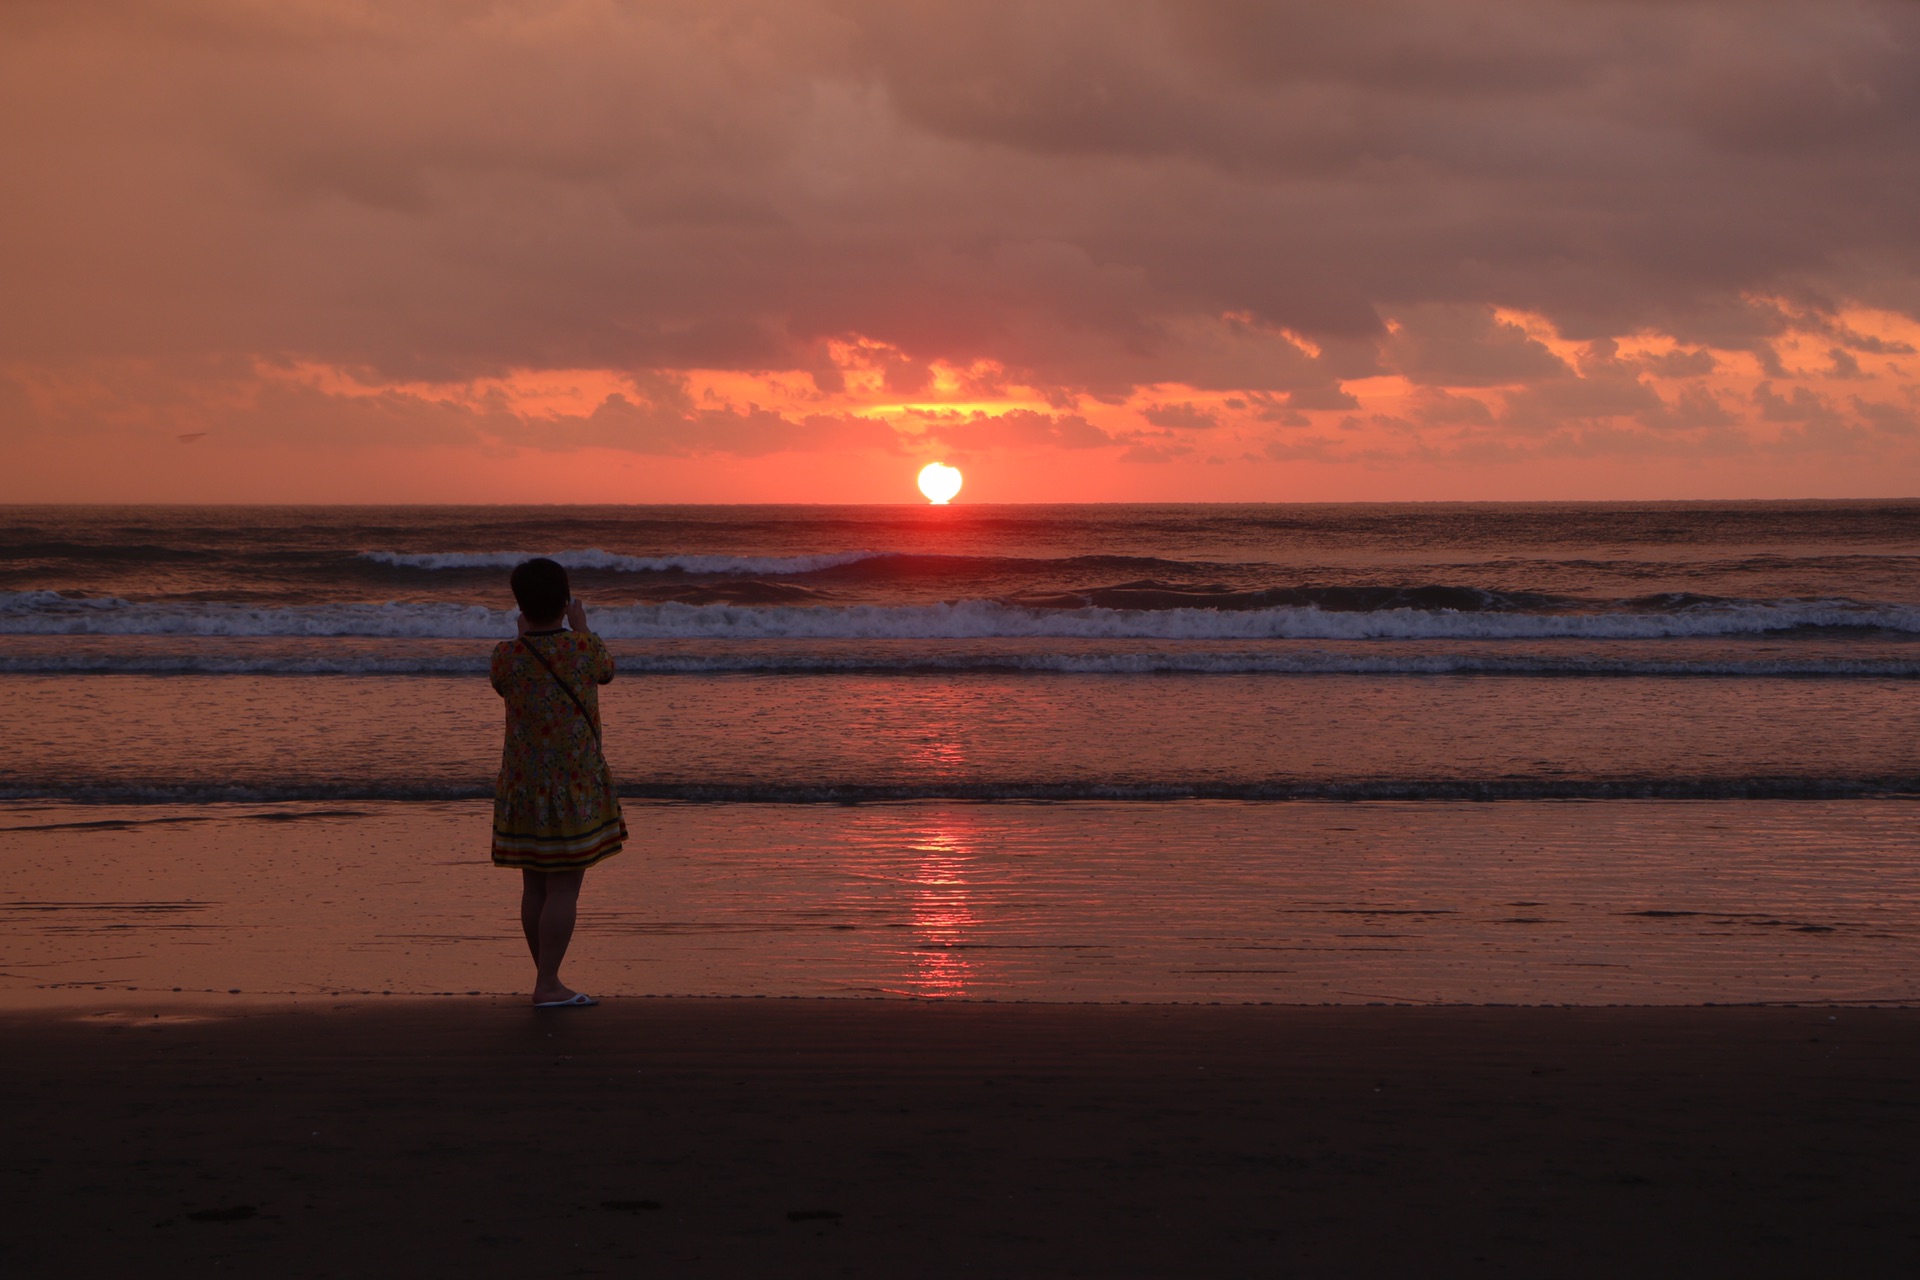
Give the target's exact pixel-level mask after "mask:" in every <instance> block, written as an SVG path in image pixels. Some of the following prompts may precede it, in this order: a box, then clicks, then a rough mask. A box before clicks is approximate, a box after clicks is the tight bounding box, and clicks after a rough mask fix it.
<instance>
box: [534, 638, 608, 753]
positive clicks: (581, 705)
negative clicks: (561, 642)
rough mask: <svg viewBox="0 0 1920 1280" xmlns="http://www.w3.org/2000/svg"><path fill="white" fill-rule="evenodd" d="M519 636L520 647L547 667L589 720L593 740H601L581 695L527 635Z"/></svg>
mask: <svg viewBox="0 0 1920 1280" xmlns="http://www.w3.org/2000/svg"><path fill="white" fill-rule="evenodd" d="M517 638H518V640H519V641H520V647H521V648H523V649H525V650H526V651H527V652H528V653H530V654H532V655H533V660H534V661H535V662H537V663H539V664H540V665H541V666H543V667H545V668H546V669H547V674H548V675H550V676H552V677H553V682H554V683H555V684H557V685H559V686H560V692H562V693H564V694H566V695H567V701H569V702H571V703H573V705H574V706H575V708H577V709H578V710H579V712H580V718H581V719H582V720H585V721H586V722H587V728H589V729H592V730H593V740H594V741H595V742H598V741H600V729H599V727H598V726H597V725H595V724H594V723H593V717H592V716H591V715H589V714H588V713H587V704H586V703H584V702H582V701H580V695H579V694H577V693H575V692H574V691H573V687H572V686H571V685H569V684H568V683H567V682H566V681H565V680H562V679H561V678H560V673H559V672H558V671H555V670H554V669H553V664H552V663H551V662H548V661H547V658H546V655H545V654H543V653H541V652H540V651H539V650H538V649H536V648H534V647H533V643H532V642H531V641H530V640H528V639H527V638H526V637H525V636H519V637H517Z"/></svg>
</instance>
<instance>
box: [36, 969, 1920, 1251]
mask: <svg viewBox="0 0 1920 1280" xmlns="http://www.w3.org/2000/svg"><path fill="white" fill-rule="evenodd" d="M0 1037H4V1043H5V1045H6V1052H5V1053H4V1055H0V1098H4V1099H5V1100H6V1103H5V1104H6V1107H7V1113H8V1120H7V1125H6V1133H7V1144H6V1158H5V1160H4V1161H0V1169H4V1177H5V1183H4V1187H3V1188H0V1191H3V1193H4V1196H5V1203H6V1204H7V1205H8V1208H9V1214H8V1216H9V1220H10V1222H11V1223H12V1224H13V1225H12V1226H11V1227H10V1228H9V1229H8V1231H7V1232H6V1233H4V1235H0V1271H4V1272H5V1273H6V1274H7V1275H9V1276H20V1277H28V1276H40V1275H54V1274H116V1273H123V1272H131V1271H133V1270H135V1269H138V1270H139V1271H141V1272H142V1273H145V1274H160V1275H187V1274H192V1275H203V1274H213V1273H229V1274H262V1275H263V1274H275V1275H316V1276H317V1275H347V1274H393V1275H398V1274H413V1275H461V1276H472V1275H480V1276H491V1275H502V1276H505V1275H514V1276H548V1275H554V1276H559V1275H569V1274H577V1275H635V1274H653V1275H675V1276H679V1275H753V1276H763V1275H784V1276H811V1275H855V1276H863V1275H876V1276H881V1275H884V1276H961V1275H965V1276H995V1275H1046V1276H1054V1275H1061V1276H1069V1275H1085V1276H1102V1277H1104V1276H1133V1275H1140V1276H1148V1275H1152V1276H1177V1275H1217V1276H1240V1275H1276V1274H1280V1275H1284V1274H1300V1275H1314V1276H1319V1275H1330V1276H1338V1275H1454V1274H1463V1275H1467V1274H1471V1275H1481V1274H1484V1275H1503V1274H1540V1275H1573V1276H1578V1275H1595V1276H1619V1275H1710V1274H1722V1275H1725V1274H1739V1275H1754V1276H1766V1275H1809V1274H1835V1275H1854V1276H1858V1275H1894V1274H1902V1275H1904V1274H1909V1273H1910V1265H1911V1261H1912V1259H1913V1257H1914V1256H1916V1251H1917V1250H1920V1217H1917V1216H1916V1215H1915V1213H1914V1210H1913V1199H1912V1190H1913V1187H1914V1186H1915V1185H1916V1179H1915V1172H1916V1169H1915V1166H1916V1161H1917V1160H1920V1156H1917V1155H1916V1153H1920V1088H1916V1085H1917V1084H1920V1011H1915V1010H1875V1009H1858V1010H1834V1009H1831V1008H1819V1009H1814V1008H1789V1009H1759V1008H1666V1009H1632V1008H1614V1009H1607V1008H1582V1009H1561V1008H1535V1009H1509V1008H1443V1009H1433V1008H1350V1007H1349V1008H1288V1007H1265V1008H1263V1007H1258V1006H1254V1007H1235V1006H1224V1007H1204V1006H1203V1007H1193V1006H1178V1007H1174V1006H1146V1007H1143V1006H1130V1007H1117V1006H1062V1005H1039V1004H1033V1005H996V1004H978V1003H948V1004H931V1003H920V1002H906V1001H820V1000H774V999H766V1000H751V999H746V1000H742V999H734V1000H695V999H674V1000H664V999H632V1000H622V1001H617V1002H609V1003H608V1004H605V1005H603V1006H601V1007H600V1008H597V1009H592V1010H582V1011H575V1012H566V1013H557V1014H536V1013H534V1012H532V1011H530V1010H528V1009H526V1008H524V1007H521V1006H519V1005H518V1004H516V1003H512V1002H508V1001H505V1000H489V999H475V1000H440V1001H416V1000H405V1001H402V1000H399V999H393V1000H384V1001H383V1000H377V999H376V1000H365V999H362V1000H354V1001H350V1000H337V1001H325V1000H322V1001H314V1002H304V1003H301V1004H297V1005H293V1006H281V1007H268V1006H261V1005H244V1004H238V1003H234V1004H225V1003H221V1002H217V1001H200V1002H197V1003H192V1004H185V1005H178V1006H171V1007H163V1006H160V1005H154V1004H151V1003H146V1004H138V1005H135V1004H129V1005H127V1006H125V1007H124V1008H120V1009H114V1008H103V1007H99V1006H96V1007H94V1008H92V1009H89V1010H76V1011H72V1012H69V1013H65V1014H58V1013H55V1012H52V1011H48V1010H42V1011H39V1012H36V1013H32V1014H26V1013H15V1014H11V1015H7V1016H6V1017H4V1018H0Z"/></svg>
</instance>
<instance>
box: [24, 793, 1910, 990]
mask: <svg viewBox="0 0 1920 1280" xmlns="http://www.w3.org/2000/svg"><path fill="white" fill-rule="evenodd" d="M629 812H630V818H631V819H632V824H633V827H634V830H635V833H636V839H635V842H634V844H633V846H631V847H630V849H629V851H628V852H625V853H623V854H621V855H620V856H619V857H617V858H615V859H613V860H612V861H610V862H608V863H606V864H604V865H603V866H602V867H601V868H598V869H596V870H594V871H593V872H590V873H589V876H588V887H587V892H586V895H585V897H584V898H583V906H582V915H581V930H580V933H579V935H578V937H577V940H576V942H575V949H574V953H573V957H572V959H570V961H569V969H568V973H569V977H570V979H571V980H572V981H573V982H574V984H575V985H577V986H581V987H584V988H586V989H590V990H593V991H595V992H596V993H599V994H605V995H613V996H638V995H648V994H661V995H666V994H738V995H817V996H842V997H852V996H918V997H925V998H968V999H996V1000H1021V999H1025V1000H1094V1001H1213V1000H1219V1001H1275V1002H1295V1003H1321V1002H1333V1003H1367V1002H1375V1001H1389V1002H1474V1003H1487V1002H1494V1003H1501V1002H1515V1003H1579V1004H1609V1003H1651V1004H1684V1003H1699V1002H1703V1001H1711V1002H1750V1001H1770V1002H1802V1003H1819V1002H1831V1003H1850V1002H1852V1003H1914V1002H1920V964H1916V960H1917V959H1920V885H1916V882H1915V877H1914V876H1913V874H1912V867H1913V865H1914V852H1915V846H1916V831H1917V830H1920V826H1917V825H1916V824H1917V822H1920V802H1914V801H1907V800H1860V799H1856V800H1847V801H1832V802H1808V801H1785V800H1782V801H1769V802H1753V801H1712V802H1710V801H1688V802H1669V801H1609V802H1604V803H1594V802H1577V801H1507V802H1502V803H1498V804H1472V803H1454V802H1442V801H1426V802H1421V803H1412V804H1409V803H1387V802H1359V803H1326V802H1286V803H1242V802H1231V801H1225V802H1220V801H1212V802H1210V801H1180V802H1169V803H1160V804H1145V803H1139V802H1131V803H1103V802H1097V801H1083V802H1075V803H1067V804H1058V803H1056V804H1018V803H1001V804H960V803H952V802H920V803H909V804H872V805H861V806H854V807H848V806H839V805H766V804H704V805H703V804H684V803H647V802H641V803H636V804H634V805H632V806H631V807H630V811H629ZM487 820H488V810H487V806H486V805H485V804H484V803H477V802H454V803H444V802H443V803H414V804H404V803H376V804H362V805H355V806H353V807H352V809H351V811H347V812H342V811H341V810H340V809H338V808H336V807H320V806H313V805H274V806H264V807H258V806H207V807H204V808H194V809H184V810H183V808H182V807H180V806H157V807H155V806H146V807H120V806H93V805H87V806H75V805H19V804H16V805H9V806H6V807H5V809H4V810H0V828H4V829H0V920H3V921H4V929H0V938H4V942H3V943H0V947H4V952H0V1003H4V1004H6V1005H8V1006H12V1007H20V1006H23V1005H32V1004H45V1003H47V1002H49V1001H56V1002H57V1001H58V1000H60V999H63V998H67V999H71V998H78V997H80V996H83V995H86V994H88V993H91V992H92V991H93V990H94V988H96V987H101V988H109V989H113V990H116V991H124V990H134V991H137V992H140V993H144V994H146V995H148V996H152V995H157V994H166V993H169V992H170V991H171V990H172V989H174V988H181V989H183V990H185V991H222V992H224V991H226V990H228V989H229V988H239V989H240V990H242V991H243V992H245V993H251V994H268V993H291V994H307V995H318V994H324V993H327V992H336V991H337V992H379V991H392V992H395V993H415V994H418V993H439V992H450V993H465V992H470V991H484V992H511V991H517V990H521V989H523V988H524V987H525V986H526V985H527V983H528V981H529V978H530V964H529V963H528V962H527V960H526V959H525V956H524V952H523V948H522V944H521V942H520V939H519V937H518V928H517V921H516V919H515V915H514V912H515V905H516V901H517V896H516V895H517V877H516V876H515V875H514V874H513V873H511V872H503V871H498V870H495V869H494V868H492V867H490V866H488V865H486V863H485V852H484V850H485V841H486V830H487Z"/></svg>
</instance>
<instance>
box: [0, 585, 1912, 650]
mask: <svg viewBox="0 0 1920 1280" xmlns="http://www.w3.org/2000/svg"><path fill="white" fill-rule="evenodd" d="M1641 603H1642V602H1627V607H1626V608H1624V609H1615V610H1612V611H1596V612H1589V613H1571V612H1562V613H1528V612H1522V611H1519V610H1517V609H1515V610H1511V611H1506V610H1489V609H1478V610H1455V609H1433V608H1424V609H1422V608H1411V607H1407V606H1404V605H1402V606H1399V607H1389V608H1380V609H1374V610H1371V611H1368V610H1362V609H1330V608H1323V607H1321V606H1320V605H1318V604H1303V605H1280V606H1269V607H1265V608H1253V609H1241V610H1225V609H1215V608H1187V607H1175V608H1160V609H1113V608H1103V607H1100V606H1085V607H1080V608H1058V607H1047V606H1035V605H1031V604H1021V603H1014V602H1002V601H996V600H959V601H951V602H947V603H943V604H925V605H824V604H820V605H798V604H779V605H744V604H732V603H705V604H691V603H682V602H677V601H668V602H663V603H653V604H630V605H618V606H613V607H608V608H596V609H594V610H593V622H594V629H595V630H596V631H598V632H599V633H600V634H601V635H602V636H605V637H606V638H608V639H615V640H685V639H714V640H762V639H764V640H810V639H817V640H994V639H1022V638H1058V639H1075V640H1166V641H1207V640H1552V639H1562V638H1564V639H1584V640H1654V639H1662V638H1667V637H1712V636H1741V635H1760V634H1764V633H1767V632H1772V631H1788V630H1801V629H1817V628H1846V629H1855V630H1859V629H1877V630H1883V631H1893V632H1900V633H1907V634H1920V609H1917V608H1913V607H1910V606H1904V605H1869V604H1860V603H1857V602H1854V601H1849V600H1777V601H1738V600H1724V601H1711V602H1697V603H1690V604H1686V605H1684V606H1682V607H1680V608H1677V609H1669V610H1657V609H1650V608H1645V607H1634V606H1635V605H1637V604H1641ZM0 634H11V635H202V636H380V637H394V638H401V637H421V638H429V637H431V638H446V639H475V640H482V639H505V638H507V637H510V636H511V635H512V634H513V615H512V614H511V613H510V612H507V611H504V610H495V609H488V608H486V607H484V606H481V605H459V604H419V603H395V602H387V603H383V604H324V605H291V606H279V607H266V606H255V605H240V604H225V603H219V602H211V603H207V602H156V603H145V602H140V603H136V602H132V601H127V600H121V599H117V598H112V597H92V598H75V597H70V596H64V595H61V594H59V593H57V592H52V591H27V592H13V593H0Z"/></svg>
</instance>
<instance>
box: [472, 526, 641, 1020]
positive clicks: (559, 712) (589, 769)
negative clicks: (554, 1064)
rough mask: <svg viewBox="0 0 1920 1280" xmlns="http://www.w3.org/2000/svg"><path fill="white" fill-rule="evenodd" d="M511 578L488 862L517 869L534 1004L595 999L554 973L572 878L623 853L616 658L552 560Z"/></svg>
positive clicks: (500, 649)
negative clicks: (610, 706)
mask: <svg viewBox="0 0 1920 1280" xmlns="http://www.w3.org/2000/svg"><path fill="white" fill-rule="evenodd" d="M510 582H511V585H512V588H513V598H514V600H515V601H516V602H517V603H518V604H519V606H520V614H519V617H518V619H517V620H516V622H517V625H518V627H519V631H520V634H519V635H518V636H517V637H516V638H515V639H512V640H508V641H505V642H503V643H501V644H500V645H498V646H496V647H495V649H494V651H493V673H492V675H493V687H494V690H495V691H496V692H497V693H499V694H500V696H501V697H503V698H505V699H506V702H507V739H506V748H505V750H504V751H503V752H502V755H501V760H500V779H499V782H498V784H497V785H496V786H495V789H494V799H493V864H494V865H495V866H496V867H517V868H518V869H519V871H520V878H521V879H520V883H521V892H520V927H521V929H522V930H523V931H524V932H525V933H526V935H527V948H528V950H530V951H531V952H533V963H534V970H535V974H534V982H533V1004H534V1007H535V1008H536V1009H568V1008H579V1007H582V1006H585V1005H591V1004H597V1003H599V1002H598V1001H596V1000H595V999H594V998H593V997H592V996H589V995H585V994H583V993H581V992H578V991H574V990H573V989H572V988H570V987H568V986H567V985H566V984H565V983H563V982H561V981H560V962H561V960H563V959H565V958H566V954H567V944H568V943H569V942H571V941H572V940H573V923H574V914H575V911H576V909H577V907H578V905H579V901H580V884H581V881H582V880H584V879H585V877H586V873H587V868H588V867H591V866H593V865H594V864H595V863H598V862H603V861H605V860H606V859H608V858H611V857H612V856H613V855H614V854H616V853H618V852H620V847H621V845H622V844H623V843H624V842H625V840H626V838H627V824H626V819H625V818H623V817H622V816H621V813H620V797H619V796H618V795H616V794H615V792H614V789H613V775H612V774H611V773H610V772H608V770H607V761H606V757H605V756H604V755H602V754H601V751H600V694H599V687H600V686H601V685H603V684H606V683H607V682H608V681H609V680H612V679H613V657H612V655H610V654H609V653H608V652H607V647H606V646H605V645H604V644H602V643H601V642H600V637H598V636H596V635H594V634H593V633H592V632H591V631H589V630H587V611H586V607H585V606H584V605H582V604H581V603H580V602H579V601H578V600H575V599H573V592H572V587H571V586H570V585H569V583H568V581H567V571H566V570H565V569H564V568H562V567H561V566H560V565H558V564H556V563H555V562H554V561H552V560H546V559H539V560H529V561H527V562H526V563H525V564H522V565H520V566H518V567H517V568H515V569H514V571H513V576H512V578H511V579H510ZM563 622H564V623H565V624H566V627H565V628H563V627H562V625H561V624H562V623H563ZM567 628H570V629H567Z"/></svg>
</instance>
